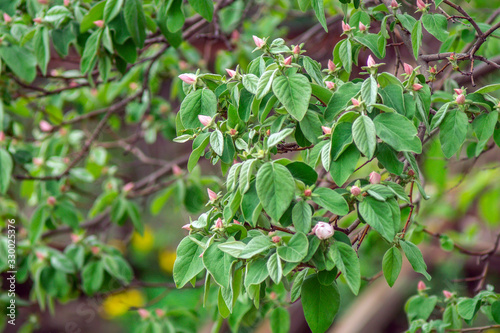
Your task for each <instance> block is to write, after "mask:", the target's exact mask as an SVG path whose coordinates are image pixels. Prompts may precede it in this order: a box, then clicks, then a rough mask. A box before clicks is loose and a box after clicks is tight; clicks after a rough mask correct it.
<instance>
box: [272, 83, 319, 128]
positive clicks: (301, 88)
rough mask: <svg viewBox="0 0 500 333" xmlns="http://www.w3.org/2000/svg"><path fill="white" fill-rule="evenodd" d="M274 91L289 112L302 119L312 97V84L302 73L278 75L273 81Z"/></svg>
mask: <svg viewBox="0 0 500 333" xmlns="http://www.w3.org/2000/svg"><path fill="white" fill-rule="evenodd" d="M272 86H273V92H274V94H275V95H276V97H277V98H278V100H279V101H280V102H281V104H283V106H284V107H285V109H286V110H287V112H288V113H289V114H291V115H292V116H293V117H294V118H295V119H296V120H298V121H301V120H302V118H304V115H305V114H306V112H307V108H308V106H309V99H310V97H311V92H312V89H311V84H310V83H309V80H308V79H307V77H305V76H304V75H302V74H291V75H289V76H284V75H282V76H278V77H277V78H276V79H274V81H273V84H272Z"/></svg>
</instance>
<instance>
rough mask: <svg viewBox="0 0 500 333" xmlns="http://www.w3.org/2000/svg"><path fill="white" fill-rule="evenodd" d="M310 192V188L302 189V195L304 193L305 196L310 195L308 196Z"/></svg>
mask: <svg viewBox="0 0 500 333" xmlns="http://www.w3.org/2000/svg"><path fill="white" fill-rule="evenodd" d="M311 194H312V191H311V190H310V189H306V190H305V191H304V195H305V196H306V197H310V196H311Z"/></svg>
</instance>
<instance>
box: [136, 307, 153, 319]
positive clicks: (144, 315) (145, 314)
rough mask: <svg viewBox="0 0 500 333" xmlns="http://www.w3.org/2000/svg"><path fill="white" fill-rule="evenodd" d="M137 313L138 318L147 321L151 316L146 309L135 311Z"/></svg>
mask: <svg viewBox="0 0 500 333" xmlns="http://www.w3.org/2000/svg"><path fill="white" fill-rule="evenodd" d="M137 313H138V314H139V316H140V317H141V318H142V319H148V318H149V317H150V316H151V314H150V313H149V311H148V310H146V309H139V310H137Z"/></svg>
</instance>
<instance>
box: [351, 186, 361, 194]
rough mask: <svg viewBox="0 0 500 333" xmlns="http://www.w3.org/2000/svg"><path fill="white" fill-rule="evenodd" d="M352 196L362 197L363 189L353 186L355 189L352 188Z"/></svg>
mask: <svg viewBox="0 0 500 333" xmlns="http://www.w3.org/2000/svg"><path fill="white" fill-rule="evenodd" d="M351 194H352V195H354V196H357V195H360V194H361V189H360V188H359V187H357V186H353V187H351Z"/></svg>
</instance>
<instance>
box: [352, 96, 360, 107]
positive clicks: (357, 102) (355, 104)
mask: <svg viewBox="0 0 500 333" xmlns="http://www.w3.org/2000/svg"><path fill="white" fill-rule="evenodd" d="M351 103H352V105H354V106H359V105H360V104H361V103H360V102H359V101H358V100H357V99H356V98H351Z"/></svg>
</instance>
